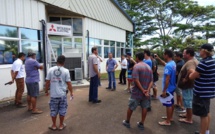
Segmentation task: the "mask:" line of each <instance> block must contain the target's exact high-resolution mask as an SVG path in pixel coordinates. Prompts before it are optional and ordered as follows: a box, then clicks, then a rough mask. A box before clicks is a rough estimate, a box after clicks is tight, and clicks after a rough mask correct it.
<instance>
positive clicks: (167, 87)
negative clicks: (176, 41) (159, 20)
mask: <svg viewBox="0 0 215 134" xmlns="http://www.w3.org/2000/svg"><path fill="white" fill-rule="evenodd" d="M173 56H174V54H173V52H172V51H171V50H168V49H166V50H165V51H164V55H163V57H164V60H165V61H166V62H165V61H163V60H161V59H160V58H159V57H158V56H157V55H156V59H158V60H159V61H160V63H161V64H162V65H164V66H165V68H164V74H163V81H162V92H163V93H162V97H164V98H165V97H167V93H169V94H172V95H173V93H174V91H175V89H176V82H175V81H176V77H175V76H176V64H175V62H174V61H173V60H172V59H173ZM163 105H164V106H166V111H167V113H166V114H167V116H166V117H162V118H163V119H165V121H162V122H158V123H159V125H162V126H170V125H171V121H172V120H173V112H174V98H173V99H172V100H171V102H170V103H168V104H165V103H164V104H163Z"/></svg>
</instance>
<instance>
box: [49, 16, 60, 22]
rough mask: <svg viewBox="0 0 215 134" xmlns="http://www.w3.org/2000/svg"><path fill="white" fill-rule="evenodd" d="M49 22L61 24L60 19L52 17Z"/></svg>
mask: <svg viewBox="0 0 215 134" xmlns="http://www.w3.org/2000/svg"><path fill="white" fill-rule="evenodd" d="M49 22H51V23H55V24H61V21H60V17H50V18H49Z"/></svg>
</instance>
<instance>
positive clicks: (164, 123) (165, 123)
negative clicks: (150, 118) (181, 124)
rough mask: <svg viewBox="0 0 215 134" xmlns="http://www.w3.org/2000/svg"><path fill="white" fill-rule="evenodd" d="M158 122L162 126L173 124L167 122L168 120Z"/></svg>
mask: <svg viewBox="0 0 215 134" xmlns="http://www.w3.org/2000/svg"><path fill="white" fill-rule="evenodd" d="M158 124H159V125H161V126H170V125H171V123H167V122H166V121H161V122H158Z"/></svg>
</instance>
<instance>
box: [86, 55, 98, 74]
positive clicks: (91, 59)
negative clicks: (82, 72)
mask: <svg viewBox="0 0 215 134" xmlns="http://www.w3.org/2000/svg"><path fill="white" fill-rule="evenodd" d="M88 65H89V76H90V77H94V76H96V75H97V73H96V72H95V70H94V69H93V65H98V60H97V56H96V55H95V54H91V55H90V56H89V57H88Z"/></svg>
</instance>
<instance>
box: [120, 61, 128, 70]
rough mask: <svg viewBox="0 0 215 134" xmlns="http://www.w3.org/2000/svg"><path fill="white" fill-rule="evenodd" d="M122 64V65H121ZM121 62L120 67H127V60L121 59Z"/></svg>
mask: <svg viewBox="0 0 215 134" xmlns="http://www.w3.org/2000/svg"><path fill="white" fill-rule="evenodd" d="M122 64H123V65H122ZM122 64H121V68H122V69H127V60H126V59H123V60H122Z"/></svg>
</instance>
